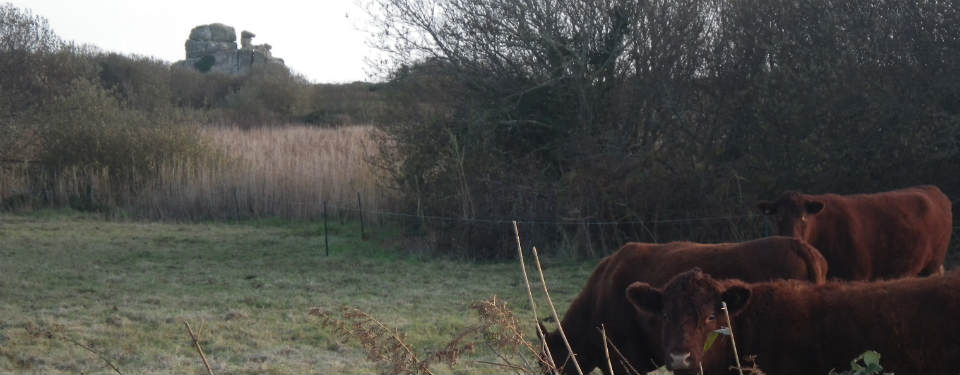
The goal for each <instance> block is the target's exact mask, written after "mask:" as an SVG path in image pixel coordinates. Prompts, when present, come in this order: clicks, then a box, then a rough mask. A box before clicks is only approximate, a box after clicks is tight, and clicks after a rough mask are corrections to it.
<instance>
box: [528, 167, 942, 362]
mask: <svg viewBox="0 0 960 375" xmlns="http://www.w3.org/2000/svg"><path fill="white" fill-rule="evenodd" d="M758 208H759V209H760V211H761V212H762V213H763V214H765V215H769V216H770V217H771V218H772V219H773V220H774V221H775V223H776V225H777V227H778V234H779V236H773V237H767V238H761V239H757V240H752V241H747V242H741V243H722V244H700V243H693V242H671V243H667V244H647V243H628V244H626V245H624V246H623V247H621V248H620V249H619V250H618V251H617V252H615V253H614V254H612V255H610V256H608V257H606V258H604V259H603V260H601V261H600V263H599V264H598V265H597V267H596V269H595V270H594V272H593V274H592V275H591V276H590V278H589V279H588V280H587V284H586V286H584V288H583V290H582V291H581V292H580V294H579V295H578V296H577V297H576V298H575V299H574V301H573V302H572V303H571V305H570V307H569V309H568V310H567V312H566V314H564V317H563V320H562V321H561V322H560V324H561V325H562V327H563V329H564V332H565V333H566V336H567V339H568V341H569V344H570V347H571V349H572V350H573V352H574V354H575V356H572V355H570V353H569V351H568V350H567V347H566V345H565V344H564V342H563V341H562V337H561V336H560V334H559V332H557V331H554V332H550V333H548V334H546V336H545V337H544V341H545V343H546V345H545V351H548V353H549V355H550V356H551V357H552V359H553V361H554V363H555V364H556V366H557V367H559V368H560V370H561V372H563V373H567V374H575V373H576V370H575V368H574V366H573V365H572V358H574V357H575V358H576V360H577V362H578V363H579V366H580V368H581V369H582V371H583V372H584V373H587V372H590V371H592V370H594V369H595V368H600V369H601V371H603V372H604V373H608V372H609V369H608V366H607V358H608V355H607V354H605V353H606V351H605V348H604V344H603V339H602V335H601V332H600V329H599V327H601V326H602V327H604V331H605V333H606V335H607V340H608V343H609V344H610V345H608V347H607V349H608V351H609V352H610V353H619V355H610V356H609V357H610V365H611V367H612V369H613V372H614V373H617V374H626V373H640V374H643V373H645V372H647V371H650V370H653V369H655V368H656V367H658V366H659V365H666V366H667V368H668V369H670V370H672V371H673V372H675V373H699V372H701V371H702V372H703V373H731V372H733V373H735V372H736V366H735V363H736V359H735V358H734V355H733V350H731V349H732V348H731V347H730V345H731V340H730V339H729V338H726V336H720V337H721V338H719V339H716V341H715V343H713V344H712V345H711V346H709V348H707V347H706V345H705V343H706V342H707V337H708V336H709V335H711V332H716V331H718V330H720V329H722V328H723V327H732V329H733V332H734V338H735V340H736V346H737V351H738V353H739V356H740V357H741V358H747V357H752V358H754V361H753V364H754V365H756V366H757V367H758V368H760V369H761V370H763V371H764V372H766V373H769V374H827V373H829V372H830V371H831V370H838V371H839V370H844V369H847V368H849V365H850V360H851V359H853V358H854V357H856V356H857V355H859V354H861V353H863V352H864V351H867V350H875V351H877V352H880V354H881V355H882V360H881V365H882V366H883V367H884V371H885V372H887V371H889V372H895V373H898V374H910V373H951V374H957V373H960V317H958V316H957V315H958V314H960V271H954V272H948V273H946V272H944V265H943V264H944V260H945V258H946V253H947V248H948V246H949V242H950V236H951V232H952V229H953V214H952V209H951V202H950V199H949V198H947V196H946V195H944V194H943V192H941V191H940V189H938V188H937V187H935V186H918V187H911V188H906V189H901V190H896V191H890V192H883V193H875V194H857V195H836V194H824V195H808V194H801V193H797V192H786V193H784V194H783V195H781V196H780V197H779V198H778V199H777V200H776V201H773V202H762V203H760V204H758ZM723 304H725V305H726V308H727V310H726V311H723V310H722V308H721V306H723ZM727 315H729V317H730V318H729V319H730V321H728V320H727ZM541 330H542V331H543V332H547V330H546V329H545V328H544V327H541ZM705 349H706V350H705ZM545 354H546V353H545Z"/></svg>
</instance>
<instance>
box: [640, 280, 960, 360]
mask: <svg viewBox="0 0 960 375" xmlns="http://www.w3.org/2000/svg"><path fill="white" fill-rule="evenodd" d="M626 295H627V298H628V299H629V300H630V302H631V303H633V305H634V307H635V308H636V309H637V310H638V311H640V312H641V314H643V315H647V316H656V317H659V319H660V320H662V324H661V327H662V328H661V340H662V341H661V346H660V347H661V348H663V349H662V350H663V352H664V353H668V354H669V357H670V360H669V361H668V363H667V367H668V368H670V369H672V370H674V371H675V372H676V373H681V372H695V371H699V367H700V365H702V366H703V370H704V373H728V372H732V371H730V367H729V366H731V365H734V364H735V361H734V359H733V354H732V352H731V348H730V340H729V339H728V338H718V339H717V341H716V342H715V343H714V345H713V346H712V347H711V348H710V349H709V350H707V351H706V353H705V352H704V345H705V339H706V337H707V335H708V334H709V333H710V332H711V331H714V330H716V329H718V328H720V327H721V326H728V324H727V323H726V318H725V315H724V312H723V311H722V310H721V308H720V306H721V303H720V302H721V301H724V302H726V303H727V308H728V309H729V312H730V315H731V317H732V320H733V334H734V339H735V340H736V343H737V349H738V353H739V355H740V356H741V357H742V358H746V357H747V356H751V355H756V365H757V367H759V368H760V369H761V370H763V371H765V372H767V373H768V374H826V373H827V372H828V371H830V370H831V369H837V370H844V369H847V368H849V363H850V360H851V359H853V358H854V357H856V356H858V355H859V354H861V353H863V352H865V351H867V350H875V351H878V352H879V353H880V355H881V356H882V358H881V361H880V365H881V366H883V371H884V372H894V373H897V374H910V373H927V374H930V373H938V374H946V373H951V374H956V373H957V372H958V371H960V338H958V337H957V336H956V333H957V332H960V319H957V318H956V317H957V315H958V314H960V275H958V274H957V273H956V272H951V273H950V274H948V275H946V276H945V277H925V278H917V277H913V278H903V279H896V280H889V281H877V282H863V281H860V282H830V283H826V284H821V285H814V284H810V283H801V282H796V281H793V280H780V281H773V282H765V283H757V284H747V283H744V282H743V281H740V280H715V279H714V278H712V277H710V275H707V274H705V273H703V272H701V271H700V270H698V269H694V270H691V271H687V272H684V273H682V274H679V275H677V276H676V277H675V278H673V280H671V281H670V282H669V283H667V284H666V286H664V287H663V289H658V288H655V287H652V286H650V285H649V284H646V283H642V282H638V283H633V284H631V285H630V287H629V288H627V290H626ZM640 333H641V334H642V333H643V332H640Z"/></svg>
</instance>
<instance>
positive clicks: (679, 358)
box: [670, 352, 690, 370]
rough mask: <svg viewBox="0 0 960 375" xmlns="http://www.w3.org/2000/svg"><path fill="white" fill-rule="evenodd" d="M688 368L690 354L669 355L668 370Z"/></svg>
mask: <svg viewBox="0 0 960 375" xmlns="http://www.w3.org/2000/svg"><path fill="white" fill-rule="evenodd" d="M689 368H690V352H686V353H670V369H671V370H684V369H689Z"/></svg>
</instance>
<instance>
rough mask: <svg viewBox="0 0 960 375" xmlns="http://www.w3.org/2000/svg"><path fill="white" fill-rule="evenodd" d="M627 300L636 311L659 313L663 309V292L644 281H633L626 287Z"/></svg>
mask: <svg viewBox="0 0 960 375" xmlns="http://www.w3.org/2000/svg"><path fill="white" fill-rule="evenodd" d="M627 300H628V301H630V303H631V304H633V307H634V308H635V309H637V311H639V312H642V313H647V314H651V315H660V312H661V311H663V293H662V292H660V290H658V289H657V288H654V287H652V286H650V284H647V283H644V282H640V281H637V282H634V283H633V284H630V286H628V287H627Z"/></svg>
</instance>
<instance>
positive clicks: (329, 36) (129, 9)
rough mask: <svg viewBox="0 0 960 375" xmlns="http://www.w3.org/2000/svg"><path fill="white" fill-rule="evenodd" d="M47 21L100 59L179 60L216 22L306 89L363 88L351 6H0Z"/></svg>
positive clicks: (325, 2) (102, 2) (120, 0)
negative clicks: (265, 50) (265, 52)
mask: <svg viewBox="0 0 960 375" xmlns="http://www.w3.org/2000/svg"><path fill="white" fill-rule="evenodd" d="M8 1H9V2H11V3H12V4H13V5H14V6H15V7H17V8H20V9H29V10H30V11H32V12H33V14H35V15H40V16H43V17H45V18H46V19H47V21H49V23H50V28H51V29H53V31H54V32H55V33H56V34H57V35H59V36H60V37H61V38H62V39H65V40H68V41H74V42H77V43H80V44H93V45H96V46H98V47H100V48H102V49H104V50H106V51H110V52H119V53H123V54H128V55H131V54H137V55H143V56H152V57H156V58H159V59H162V60H165V61H168V62H174V61H177V60H182V59H184V57H185V52H184V42H185V41H186V40H187V37H188V36H189V35H190V30H191V29H192V28H193V27H194V26H198V25H205V24H210V23H216V22H220V23H223V24H226V25H229V26H233V28H234V29H235V30H236V32H237V46H238V47H239V44H240V32H241V31H243V30H249V31H251V32H253V33H254V34H256V35H257V36H256V38H253V43H254V44H264V43H267V44H270V45H271V46H273V49H272V50H271V52H272V53H273V56H274V57H279V58H282V59H283V60H284V61H285V62H286V65H287V67H289V68H291V69H292V70H294V71H296V72H298V73H300V74H303V75H304V76H306V77H307V79H309V80H310V81H313V82H318V83H319V82H328V83H333V82H336V83H343V82H352V81H368V80H371V79H373V78H371V77H370V76H369V75H368V74H367V72H368V71H369V70H370V69H369V68H368V67H367V65H366V63H365V61H364V58H365V57H373V50H371V49H370V48H369V47H368V46H367V43H366V41H367V39H368V38H367V34H366V33H365V32H364V31H360V30H361V29H367V28H368V27H367V25H366V19H367V16H366V13H365V12H364V11H363V9H362V8H361V6H360V5H359V4H358V2H357V0H313V1H295V0H261V1H249V0H233V1H220V0H216V1H214V0H163V1H138V0H0V2H8Z"/></svg>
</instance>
